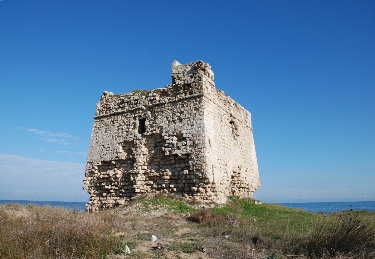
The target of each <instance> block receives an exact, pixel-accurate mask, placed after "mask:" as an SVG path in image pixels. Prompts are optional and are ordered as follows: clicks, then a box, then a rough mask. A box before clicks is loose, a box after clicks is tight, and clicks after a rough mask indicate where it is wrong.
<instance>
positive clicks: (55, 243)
mask: <svg viewBox="0 0 375 259" xmlns="http://www.w3.org/2000/svg"><path fill="white" fill-rule="evenodd" d="M17 211H21V213H18V214H17ZM111 224H112V217H109V216H108V215H106V214H101V215H88V214H85V213H81V212H72V211H68V210H65V209H59V208H50V207H38V206H20V205H6V206H1V209H0V257H1V258H46V257H48V258H95V257H105V256H106V255H107V254H109V253H115V252H120V250H121V245H122V243H121V240H120V239H119V238H116V237H114V236H112V235H111Z"/></svg>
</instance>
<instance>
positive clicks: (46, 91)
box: [0, 0, 375, 202]
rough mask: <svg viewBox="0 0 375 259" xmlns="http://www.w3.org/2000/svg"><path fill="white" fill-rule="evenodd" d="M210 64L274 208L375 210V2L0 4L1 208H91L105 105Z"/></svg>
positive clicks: (26, 0)
mask: <svg viewBox="0 0 375 259" xmlns="http://www.w3.org/2000/svg"><path fill="white" fill-rule="evenodd" d="M173 60H178V61H180V62H181V63H186V62H191V61H196V60H204V61H205V62H208V63H209V64H210V65H211V66H212V68H213V71H214V72H215V82H216V86H217V87H218V88H219V89H221V90H224V91H225V92H226V93H227V94H229V95H230V96H232V97H233V98H234V99H235V100H236V101H238V102H239V103H241V104H242V105H243V106H244V107H245V108H247V109H249V110H250V111H251V113H252V117H253V126H254V136H255V143H256V149H257V156H258V162H259V170H260V176H261V184H262V187H261V188H260V189H259V191H257V192H256V195H255V197H256V198H257V199H260V200H263V201H266V202H307V201H356V200H375V188H374V183H375V116H374V115H375V101H374V99H375V1H372V0H369V1H365V0H351V1H348V0H337V1H334V0H322V1H319V0H304V1H300V0H293V1H292V0H284V1H279V0H275V1H271V0H256V1H255V0H254V1H218V0H216V1H208V0H207V1H196V0H190V1H179V0H173V1H162V0H160V1H154V0H150V1H125V0H107V1H103V0H101V1H100V0H54V1H51V0H1V1H0V89H1V92H0V93H1V95H0V118H1V124H0V125H1V127H0V199H35V200H65V201H86V200H87V199H88V195H87V194H86V193H85V191H83V190H82V189H81V187H82V178H83V176H84V165H85V160H86V155H87V149H88V144H89V140H90V134H91V127H92V124H93V118H92V117H93V115H94V112H95V104H96V103H97V102H98V100H99V98H100V96H101V94H102V92H103V91H105V90H107V91H111V92H114V93H127V92H130V91H132V90H134V89H153V88H159V87H163V86H164V85H166V84H169V83H170V82H171V78H170V73H171V63H172V61H173Z"/></svg>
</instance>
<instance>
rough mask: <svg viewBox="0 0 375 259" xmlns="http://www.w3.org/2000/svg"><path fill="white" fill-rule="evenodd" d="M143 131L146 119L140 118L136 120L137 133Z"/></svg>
mask: <svg viewBox="0 0 375 259" xmlns="http://www.w3.org/2000/svg"><path fill="white" fill-rule="evenodd" d="M145 132H146V119H144V118H142V119H139V122H138V133H139V134H143V133H145Z"/></svg>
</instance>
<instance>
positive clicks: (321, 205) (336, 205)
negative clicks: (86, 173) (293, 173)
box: [0, 200, 375, 214]
mask: <svg viewBox="0 0 375 259" xmlns="http://www.w3.org/2000/svg"><path fill="white" fill-rule="evenodd" d="M8 203H11V204H22V205H39V206H51V207H62V208H66V209H69V210H76V211H84V210H85V204H86V202H66V201H29V200H0V205H1V204H8ZM277 204H279V205H283V206H286V207H291V208H297V209H302V210H306V211H310V212H320V213H327V214H330V213H334V212H339V211H346V210H365V211H375V201H355V202H306V203H277Z"/></svg>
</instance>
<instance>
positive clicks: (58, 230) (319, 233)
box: [0, 196, 375, 259]
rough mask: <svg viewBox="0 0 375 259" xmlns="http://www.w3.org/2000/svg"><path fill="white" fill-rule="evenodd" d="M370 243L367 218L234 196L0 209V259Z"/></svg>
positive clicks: (370, 251)
mask: <svg viewBox="0 0 375 259" xmlns="http://www.w3.org/2000/svg"><path fill="white" fill-rule="evenodd" d="M152 235H154V236H156V237H157V240H156V241H155V242H152V241H151V236H152ZM374 237H375V213H374V212H365V211H360V212H355V211H347V212H342V213H335V214H331V215H325V214H318V213H310V212H306V211H303V210H298V209H292V208H287V207H283V206H279V205H274V204H256V203H255V202H254V201H252V200H247V199H238V198H235V197H233V198H231V199H230V200H229V202H228V203H227V204H225V205H224V206H221V207H216V208H211V209H199V208H197V207H196V206H192V205H189V204H187V203H185V202H184V201H182V200H178V199H176V198H171V197H165V196H158V197H142V198H139V199H137V200H135V201H133V202H131V203H130V204H129V205H127V206H126V207H123V208H118V209H115V210H111V211H106V212H103V213H95V214H87V213H83V212H77V211H69V210H65V209H60V208H51V207H38V206H21V205H3V206H0V257H1V258H46V257H48V258H51V257H52V258H56V257H59V258H262V259H266V258H267V259H276V258H279V259H281V258H353V259H354V258H375V241H374ZM126 246H127V247H128V248H129V249H130V253H129V254H127V253H126Z"/></svg>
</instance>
